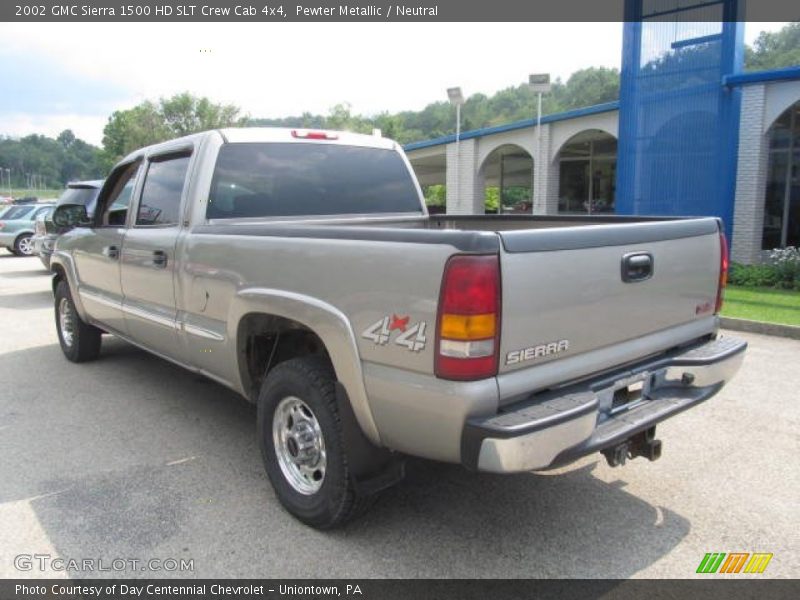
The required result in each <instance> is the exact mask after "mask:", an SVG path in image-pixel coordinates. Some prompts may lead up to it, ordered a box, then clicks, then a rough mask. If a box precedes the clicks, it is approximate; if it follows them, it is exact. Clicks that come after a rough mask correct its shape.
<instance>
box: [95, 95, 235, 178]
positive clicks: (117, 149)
mask: <svg viewBox="0 0 800 600" xmlns="http://www.w3.org/2000/svg"><path fill="white" fill-rule="evenodd" d="M239 112H240V110H239V108H238V107H236V106H234V105H230V104H227V105H226V104H215V103H213V102H211V100H209V99H208V98H197V97H195V96H193V95H191V94H189V93H186V92H184V93H182V94H177V95H175V96H172V97H171V98H161V99H160V100H159V101H158V103H155V102H151V101H149V100H146V101H144V102H142V103H141V104H139V105H137V106H134V107H133V108H131V109H128V110H118V111H116V112H114V113H113V114H112V115H111V117H109V119H108V123H107V124H106V126H105V128H104V129H103V149H104V150H105V153H106V156H107V158H108V160H109V161H111V162H114V161H116V160H118V159H120V158H122V157H123V156H125V155H126V154H128V153H130V152H132V151H133V150H136V149H137V148H141V147H142V146H149V145H150V144H156V143H158V142H163V141H165V140H169V139H172V138H176V137H181V136H184V135H189V134H191V133H197V132H199V131H205V130H208V129H217V128H219V127H232V126H236V125H240V124H242V123H243V122H244V119H240V118H239Z"/></svg>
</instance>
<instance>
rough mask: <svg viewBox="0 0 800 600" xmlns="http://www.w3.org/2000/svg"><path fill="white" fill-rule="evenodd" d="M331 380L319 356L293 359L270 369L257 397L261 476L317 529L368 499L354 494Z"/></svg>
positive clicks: (352, 513) (351, 513)
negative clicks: (264, 472)
mask: <svg viewBox="0 0 800 600" xmlns="http://www.w3.org/2000/svg"><path fill="white" fill-rule="evenodd" d="M334 381H335V379H334V373H333V370H332V369H331V367H330V366H329V365H328V364H327V363H326V362H325V361H324V360H321V359H318V358H316V357H307V358H295V359H291V360H288V361H286V362H283V363H281V364H279V365H278V366H276V367H275V368H274V369H273V370H272V371H271V372H270V374H269V375H268V376H267V378H266V379H265V381H264V383H263V385H262V386H261V392H260V394H259V398H258V417H257V421H258V428H257V429H258V442H259V446H260V448H261V456H262V458H263V459H264V467H265V469H266V471H267V476H268V477H269V480H270V482H271V483H272V487H273V488H274V490H275V493H276V495H277V496H278V500H279V501H280V503H281V504H282V505H283V506H284V508H286V510H287V511H289V513H291V514H292V515H293V516H294V517H296V518H297V519H299V520H300V521H302V522H303V523H305V524H306V525H310V526H311V527H315V528H317V529H330V528H332V527H336V526H339V525H343V524H344V523H346V522H348V521H350V520H351V519H353V518H354V517H356V516H358V515H359V514H360V513H361V512H363V511H364V510H366V508H368V507H369V506H370V505H371V503H372V500H373V496H372V495H360V494H358V493H357V491H356V489H355V486H354V483H353V477H352V476H351V473H350V470H349V468H348V448H346V445H345V444H344V441H343V435H342V422H341V419H340V415H339V408H338V404H337V401H336V392H335V388H334ZM290 440H294V442H292V441H290ZM298 440H300V441H298ZM304 459H305V460H304Z"/></svg>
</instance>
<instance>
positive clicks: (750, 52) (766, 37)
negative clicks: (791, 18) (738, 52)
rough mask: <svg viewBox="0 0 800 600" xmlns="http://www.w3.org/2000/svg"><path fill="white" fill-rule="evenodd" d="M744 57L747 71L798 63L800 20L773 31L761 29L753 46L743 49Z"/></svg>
mask: <svg viewBox="0 0 800 600" xmlns="http://www.w3.org/2000/svg"><path fill="white" fill-rule="evenodd" d="M744 58H745V66H746V68H747V70H748V71H763V70H766V69H777V68H780V67H789V66H792V65H800V22H794V23H789V24H788V25H786V26H785V27H783V28H782V29H781V30H780V31H775V32H773V33H770V32H766V31H762V32H761V33H760V34H759V36H758V37H757V38H756V41H755V42H754V43H753V47H752V48H750V47H747V48H746V49H745V55H744Z"/></svg>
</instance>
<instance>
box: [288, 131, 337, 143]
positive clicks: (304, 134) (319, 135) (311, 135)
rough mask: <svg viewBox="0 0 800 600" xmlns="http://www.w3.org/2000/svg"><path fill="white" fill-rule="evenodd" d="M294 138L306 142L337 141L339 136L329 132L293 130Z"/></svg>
mask: <svg viewBox="0 0 800 600" xmlns="http://www.w3.org/2000/svg"><path fill="white" fill-rule="evenodd" d="M292 137H293V138H301V139H304V140H337V139H339V136H338V135H336V134H335V133H330V132H329V131H308V130H307V129H292Z"/></svg>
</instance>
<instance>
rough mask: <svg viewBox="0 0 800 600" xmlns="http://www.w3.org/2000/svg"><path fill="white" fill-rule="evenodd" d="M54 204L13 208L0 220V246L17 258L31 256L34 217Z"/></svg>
mask: <svg viewBox="0 0 800 600" xmlns="http://www.w3.org/2000/svg"><path fill="white" fill-rule="evenodd" d="M54 206H55V204H52V203H51V204H27V205H23V206H15V207H13V208H11V209H9V210H8V211H7V212H6V213H4V214H3V218H2V220H0V246H5V247H6V248H7V249H8V250H9V251H10V252H12V253H14V254H16V255H17V256H33V253H34V251H33V235H34V233H35V224H36V217H38V216H39V215H41V214H43V213H45V212H47V211H48V210H50V209H51V208H52V207H54Z"/></svg>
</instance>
